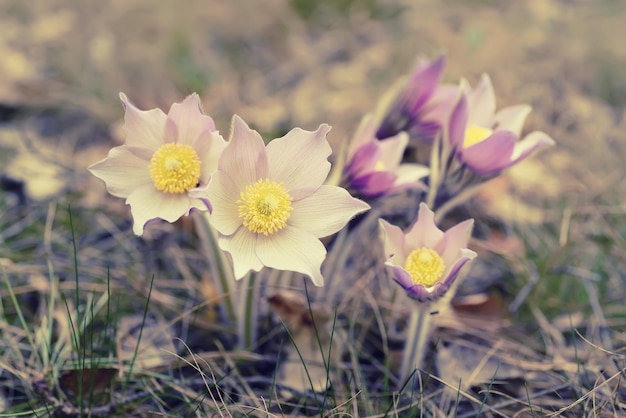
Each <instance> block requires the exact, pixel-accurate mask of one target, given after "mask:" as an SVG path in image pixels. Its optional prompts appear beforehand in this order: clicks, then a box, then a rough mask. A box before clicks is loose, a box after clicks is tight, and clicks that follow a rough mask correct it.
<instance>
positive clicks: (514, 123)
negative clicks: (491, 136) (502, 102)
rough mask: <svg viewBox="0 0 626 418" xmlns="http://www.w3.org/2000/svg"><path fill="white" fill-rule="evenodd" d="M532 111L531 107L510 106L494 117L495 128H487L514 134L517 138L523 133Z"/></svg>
mask: <svg viewBox="0 0 626 418" xmlns="http://www.w3.org/2000/svg"><path fill="white" fill-rule="evenodd" d="M531 110H532V107H530V106H529V105H517V106H509V107H505V108H504V109H502V110H500V111H498V113H496V115H495V117H494V123H493V125H494V126H487V128H491V129H496V130H505V131H511V132H513V133H514V134H515V135H516V136H517V137H519V136H520V134H521V133H522V128H523V127H524V121H525V120H526V117H527V116H528V114H529V113H530V111H531Z"/></svg>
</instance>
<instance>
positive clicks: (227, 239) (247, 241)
mask: <svg viewBox="0 0 626 418" xmlns="http://www.w3.org/2000/svg"><path fill="white" fill-rule="evenodd" d="M217 242H218V245H219V246H220V248H221V249H222V250H224V251H226V252H227V253H229V254H230V256H231V257H232V260H233V270H234V273H235V278H237V279H241V278H243V276H245V275H246V274H247V273H248V272H249V271H250V270H254V271H261V269H262V268H263V263H262V262H261V260H259V257H257V255H256V247H257V236H256V234H253V233H251V232H250V231H248V230H247V229H246V228H244V227H242V228H239V229H238V230H237V231H236V232H235V233H234V234H233V235H230V236H224V235H221V234H220V235H219V237H218V240H217Z"/></svg>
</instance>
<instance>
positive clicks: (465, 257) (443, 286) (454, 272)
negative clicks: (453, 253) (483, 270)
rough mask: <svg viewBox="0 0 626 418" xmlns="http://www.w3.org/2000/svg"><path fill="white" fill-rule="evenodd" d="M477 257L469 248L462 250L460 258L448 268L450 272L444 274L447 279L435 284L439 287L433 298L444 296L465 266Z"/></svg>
mask: <svg viewBox="0 0 626 418" xmlns="http://www.w3.org/2000/svg"><path fill="white" fill-rule="evenodd" d="M476 255H477V254H476V253H475V252H474V251H472V250H469V249H467V248H462V249H461V251H460V252H459V258H458V259H457V260H456V261H455V262H454V264H453V265H451V266H450V267H448V269H447V270H448V271H447V272H445V273H444V274H445V275H446V276H445V279H443V280H441V281H440V282H438V283H436V284H435V285H439V287H438V288H437V289H436V292H433V293H434V295H433V296H434V297H435V298H439V297H440V296H442V295H443V294H444V293H445V292H446V291H447V290H448V289H449V288H450V286H452V283H454V281H455V280H456V278H457V276H458V275H459V272H460V271H461V269H462V268H463V266H464V265H465V264H467V262H469V261H471V260H473V259H474V258H476Z"/></svg>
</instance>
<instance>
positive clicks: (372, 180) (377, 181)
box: [350, 171, 398, 197]
mask: <svg viewBox="0 0 626 418" xmlns="http://www.w3.org/2000/svg"><path fill="white" fill-rule="evenodd" d="M397 179H398V176H396V175H395V174H394V173H392V172H390V171H372V172H371V173H368V174H364V175H362V176H359V177H357V178H355V179H353V180H352V181H351V182H350V189H351V190H353V191H354V193H355V194H358V195H360V196H367V197H378V196H382V195H384V194H386V193H389V192H391V191H393V186H394V184H395V183H396V180H397Z"/></svg>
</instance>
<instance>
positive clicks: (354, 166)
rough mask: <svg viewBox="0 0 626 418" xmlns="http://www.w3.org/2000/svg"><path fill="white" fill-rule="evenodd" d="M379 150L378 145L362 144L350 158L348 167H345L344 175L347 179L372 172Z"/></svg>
mask: <svg viewBox="0 0 626 418" xmlns="http://www.w3.org/2000/svg"><path fill="white" fill-rule="evenodd" d="M379 152H380V148H379V145H378V143H376V142H370V143H367V144H363V145H362V146H361V147H359V149H357V150H356V152H355V153H354V154H353V155H352V158H350V161H349V162H348V165H347V166H346V173H347V174H348V177H350V178H353V177H356V176H358V175H360V174H361V173H363V172H366V171H369V170H373V169H374V166H375V165H376V160H377V159H378V155H379Z"/></svg>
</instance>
